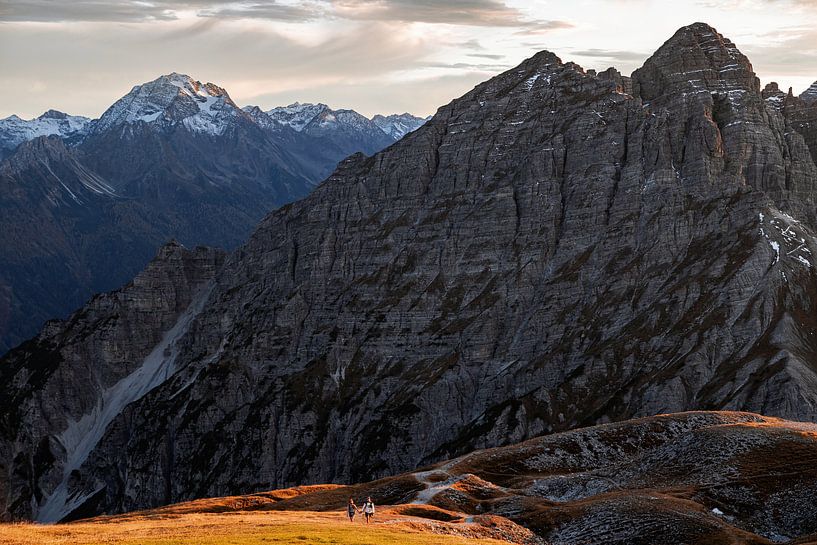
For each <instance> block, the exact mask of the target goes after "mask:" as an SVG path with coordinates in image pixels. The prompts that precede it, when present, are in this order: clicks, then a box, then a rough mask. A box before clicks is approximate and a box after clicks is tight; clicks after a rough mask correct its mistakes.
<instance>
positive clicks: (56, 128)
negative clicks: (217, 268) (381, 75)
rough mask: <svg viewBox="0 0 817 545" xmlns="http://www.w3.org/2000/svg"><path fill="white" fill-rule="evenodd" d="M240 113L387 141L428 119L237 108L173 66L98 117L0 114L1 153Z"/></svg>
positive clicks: (272, 125)
mask: <svg viewBox="0 0 817 545" xmlns="http://www.w3.org/2000/svg"><path fill="white" fill-rule="evenodd" d="M239 118H244V119H246V120H248V121H252V122H254V123H255V124H256V125H258V126H260V127H261V128H262V129H264V130H266V131H276V130H279V129H281V128H282V127H289V128H291V129H293V130H295V131H297V132H303V133H306V134H310V135H313V136H325V135H327V134H329V133H334V131H336V130H340V132H342V133H350V132H352V133H360V134H367V133H368V136H369V137H370V138H375V139H382V138H383V134H385V135H386V136H387V137H388V139H390V140H391V141H396V140H399V139H400V138H402V137H403V136H405V134H407V133H408V132H410V131H412V130H415V129H416V128H418V127H419V126H420V125H422V124H423V123H424V122H425V121H426V120H425V119H422V118H419V117H415V116H413V115H411V114H407V113H404V114H394V115H389V116H382V115H377V116H375V117H374V118H372V119H369V118H367V117H366V116H363V115H361V114H359V113H358V112H356V111H354V110H350V109H339V110H333V109H331V108H330V107H329V106H327V105H326V104H324V103H317V104H312V103H300V102H295V103H292V104H290V105H288V106H279V107H276V108H272V109H271V110H268V111H266V112H264V111H263V110H261V108H259V107H257V106H246V107H244V108H239V107H238V106H237V105H236V104H235V102H233V100H232V99H231V98H230V95H229V93H227V91H226V90H225V89H223V88H222V87H219V86H218V85H215V84H213V83H202V82H200V81H197V80H194V79H193V78H192V77H190V76H188V75H186V74H179V73H177V72H172V73H170V74H166V75H163V76H160V77H158V78H156V79H155V80H153V81H149V82H147V83H143V84H141V85H136V86H134V87H133V88H132V89H131V90H130V92H128V93H127V94H126V95H125V96H123V97H122V98H120V99H119V100H117V101H116V102H115V103H114V104H113V105H111V106H110V107H109V108H108V109H107V110H106V111H105V112H104V113H103V114H102V116H101V117H100V118H99V119H97V120H92V119H89V118H87V117H83V116H72V115H67V114H64V113H62V112H58V111H56V110H49V111H47V112H45V113H44V114H43V115H41V116H40V117H38V118H36V119H32V120H24V119H21V118H20V117H18V116H16V115H12V116H9V117H7V118H5V119H0V158H2V157H4V156H6V155H8V153H9V152H11V151H12V150H14V149H15V148H16V147H17V146H19V145H20V144H22V143H23V142H26V141H30V140H33V139H34V138H37V137H39V136H50V135H54V136H59V137H60V138H64V139H65V138H73V139H75V143H79V141H81V140H82V139H84V138H85V137H86V136H89V135H91V134H95V135H96V134H101V133H104V132H107V131H109V130H111V129H115V128H117V127H128V126H134V125H137V124H146V125H148V126H151V127H155V128H158V129H167V128H170V127H175V126H182V127H184V128H185V129H187V130H188V131H190V132H191V133H195V134H205V135H210V136H221V135H223V134H224V133H225V132H226V131H227V130H228V128H229V127H231V126H232V125H233V124H234V123H235V122H236V121H237V120H238V119H239ZM381 132H382V133H383V134H381ZM388 139H386V140H385V142H388V141H389V140H388Z"/></svg>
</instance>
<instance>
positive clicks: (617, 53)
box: [570, 49, 650, 61]
mask: <svg viewBox="0 0 817 545" xmlns="http://www.w3.org/2000/svg"><path fill="white" fill-rule="evenodd" d="M570 53H571V54H572V55H576V56H577V57H590V58H593V59H606V60H611V61H643V60H645V59H646V58H647V57H649V56H650V54H649V53H641V52H638V51H622V50H617V49H579V50H573V51H571V52H570Z"/></svg>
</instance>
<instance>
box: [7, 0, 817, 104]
mask: <svg viewBox="0 0 817 545" xmlns="http://www.w3.org/2000/svg"><path fill="white" fill-rule="evenodd" d="M696 21H703V22H706V23H709V24H711V25H713V26H714V27H715V28H716V29H718V31H719V32H721V33H722V34H724V35H725V36H726V37H728V38H730V39H731V40H732V41H733V42H735V44H736V45H737V46H738V48H740V49H741V51H743V53H745V54H746V55H747V56H748V57H749V59H750V60H751V61H752V63H753V65H754V68H755V72H756V73H757V74H758V76H759V77H760V79H761V82H762V83H763V84H765V83H768V82H769V81H777V82H778V83H779V84H780V86H781V88H783V89H787V88H788V87H790V86H791V87H793V88H794V91H795V93H799V92H801V91H803V90H804V89H805V88H807V87H808V86H809V85H810V84H811V83H812V82H814V81H815V80H817V0H723V1H717V0H666V1H658V0H652V1H651V0H568V1H549V0H532V1H518V0H505V1H503V0H449V1H432V0H302V1H291V0H278V1H266V2H262V1H257V0H242V1H222V0H19V1H18V0H0V118H2V117H6V116H8V115H11V114H17V115H19V116H20V117H23V118H25V119H28V118H32V117H36V116H38V115H40V114H41V113H42V112H44V111H45V110H47V109H50V108H54V109H57V110H61V111H64V112H67V113H70V114H75V115H86V116H89V117H98V116H99V115H101V114H102V113H103V112H104V111H105V109H107V108H108V107H109V106H110V105H111V104H112V103H113V102H114V101H115V100H117V99H118V98H120V97H121V96H123V95H124V94H126V93H127V92H128V91H130V89H131V88H132V87H133V86H134V85H138V84H140V83H143V82H146V81H150V80H153V79H155V78H157V77H158V76H160V75H162V74H167V73H170V72H180V73H185V74H188V75H190V76H192V77H193V78H194V79H197V80H200V81H202V82H212V83H215V84H217V85H219V86H221V87H224V88H225V89H226V90H227V91H228V92H229V94H230V96H231V97H232V98H233V100H234V101H235V102H236V103H237V104H239V105H240V106H246V105H250V104H252V105H258V106H261V107H262V108H263V109H269V108H272V107H274V106H279V105H285V104H290V103H292V102H295V101H300V102H324V103H327V104H329V105H330V106H331V107H333V108H353V109H355V110H357V111H359V112H361V113H363V114H364V115H368V116H371V115H374V114H376V113H399V112H404V111H407V112H411V113H414V114H416V115H422V116H425V115H429V114H433V113H434V112H435V111H436V109H437V108H438V107H439V106H441V105H443V104H446V103H448V102H449V101H451V100H452V99H454V98H456V97H458V96H460V95H462V94H464V93H465V92H467V91H468V90H470V89H471V88H472V87H473V86H474V85H476V84H477V83H479V82H481V81H484V80H485V79H488V78H489V77H491V76H493V75H495V74H498V73H500V72H503V71H505V70H507V69H509V68H512V67H514V66H516V65H517V64H519V63H520V62H522V61H523V60H524V59H525V58H527V57H529V56H531V55H533V54H534V53H536V52H538V51H541V50H543V49H547V50H550V51H553V52H554V53H556V54H557V55H559V57H561V58H562V60H564V61H568V60H570V61H573V62H576V63H578V64H580V65H581V66H583V67H584V68H593V69H597V70H600V69H605V68H607V67H609V66H615V67H616V68H618V69H619V70H620V71H621V72H622V73H624V74H630V73H631V72H632V71H633V70H634V69H636V68H638V67H639V66H641V64H642V63H643V62H644V60H645V59H647V58H648V57H649V55H650V54H651V53H652V52H653V51H655V50H656V49H657V48H658V47H660V46H661V44H662V43H664V42H665V41H666V40H667V39H669V38H670V37H671V36H672V34H673V33H674V32H675V31H676V30H677V29H678V28H680V27H682V26H684V25H687V24H690V23H693V22H696Z"/></svg>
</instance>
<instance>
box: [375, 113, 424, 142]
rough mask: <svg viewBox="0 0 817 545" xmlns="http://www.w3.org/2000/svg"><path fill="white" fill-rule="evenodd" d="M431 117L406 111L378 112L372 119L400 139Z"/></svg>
mask: <svg viewBox="0 0 817 545" xmlns="http://www.w3.org/2000/svg"><path fill="white" fill-rule="evenodd" d="M429 119H431V118H430V117H426V118H425V119H423V118H422V117H417V116H414V115H411V114H410V113H408V112H406V113H402V114H391V115H380V114H378V115H376V116H374V117H373V118H372V121H373V122H374V124H375V125H377V126H378V127H380V129H381V130H382V131H383V132H385V133H386V134H388V135H389V136H391V137H392V138H393V139H394V140H400V139H401V138H403V137H404V136H405V135H407V134H408V133H410V132H412V131H415V130H417V129H418V128H420V127H421V126H422V125H423V124H424V123H425V122H426V121H428V120H429Z"/></svg>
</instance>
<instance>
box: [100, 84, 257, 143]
mask: <svg viewBox="0 0 817 545" xmlns="http://www.w3.org/2000/svg"><path fill="white" fill-rule="evenodd" d="M239 115H241V111H240V110H239V108H238V107H237V106H236V105H235V103H234V102H233V101H232V100H231V99H230V96H229V95H228V94H227V91H225V90H224V89H222V88H221V87H219V86H217V85H214V84H212V83H207V84H203V83H201V82H200V81H196V80H194V79H193V78H191V77H190V76H187V75H185V74H178V73H176V72H173V73H171V74H167V75H164V76H160V77H159V78H157V79H155V80H153V81H150V82H148V83H144V84H142V85H137V86H136V87H134V88H133V89H131V91H130V93H128V94H127V95H125V96H124V97H122V98H121V99H119V100H118V101H116V102H115V103H114V104H113V106H111V107H110V108H108V110H107V111H106V112H105V113H104V114H102V117H101V118H99V121H98V122H97V123H96V127H95V129H94V131H95V132H103V131H107V130H109V129H111V128H112V127H116V126H120V125H126V124H136V123H147V124H150V125H154V126H159V127H169V126H174V125H177V124H182V125H183V126H185V127H186V128H187V129H188V130H190V131H192V132H198V133H205V134H213V135H220V134H223V133H224V131H225V130H226V128H227V127H228V126H229V123H230V120H232V119H235V118H236V117H237V116H239Z"/></svg>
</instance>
